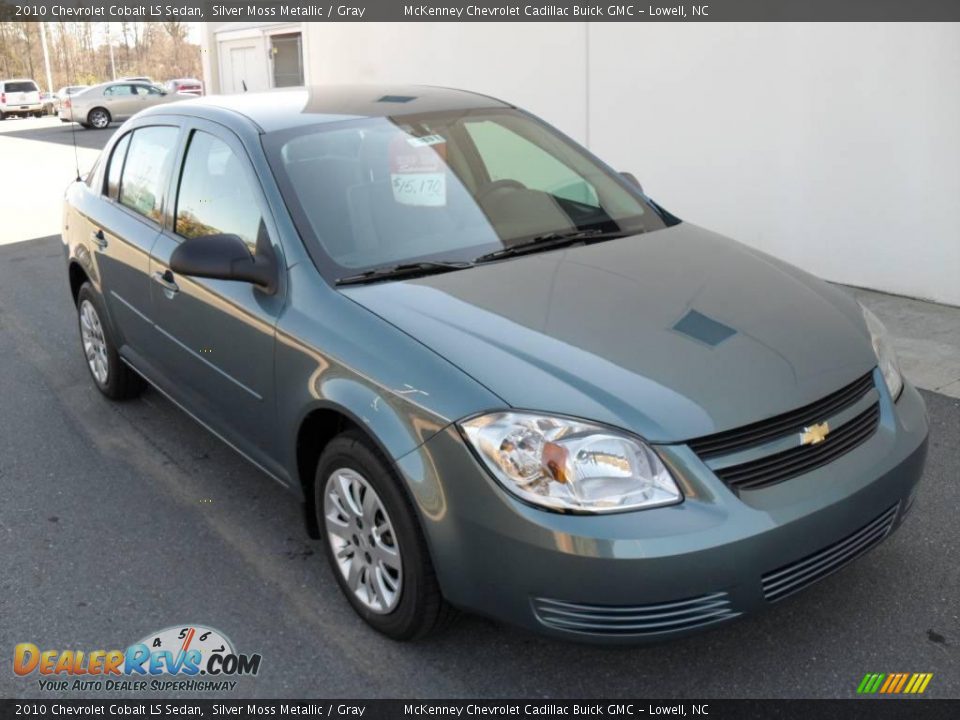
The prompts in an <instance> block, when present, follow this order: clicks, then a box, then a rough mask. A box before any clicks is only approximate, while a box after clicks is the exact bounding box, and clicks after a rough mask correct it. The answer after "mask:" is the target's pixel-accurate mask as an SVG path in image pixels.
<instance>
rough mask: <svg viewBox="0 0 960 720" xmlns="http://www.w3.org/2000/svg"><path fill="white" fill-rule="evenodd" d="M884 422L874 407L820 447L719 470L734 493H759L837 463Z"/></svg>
mask: <svg viewBox="0 0 960 720" xmlns="http://www.w3.org/2000/svg"><path fill="white" fill-rule="evenodd" d="M879 421H880V405H879V403H874V404H873V405H871V406H870V407H869V408H868V409H867V410H865V411H864V412H862V413H860V414H859V415H857V416H856V417H855V418H853V419H852V420H850V422H848V423H845V424H843V425H841V426H840V427H839V428H837V429H836V430H834V431H833V432H831V433H830V434H829V435H828V436H827V439H826V440H824V441H823V442H821V443H818V444H817V445H798V446H797V447H794V448H790V449H789V450H784V451H783V452H778V453H775V454H774V455H767V456H766V457H762V458H760V459H758V460H751V461H750V462H746V463H743V464H741V465H733V466H732V467H727V468H721V469H718V470H715V471H714V472H715V473H716V475H717V477H719V478H720V479H721V480H723V481H724V482H725V483H726V484H727V485H728V486H729V487H730V488H731V489H733V490H737V491H739V490H756V489H758V488H762V487H767V486H768V485H773V484H775V483H778V482H783V481H784V480H788V479H789V478H792V477H796V476H797V475H803V474H804V473H808V472H810V471H812V470H815V469H816V468H818V467H821V466H823V465H826V464H827V463H831V462H833V461H834V460H836V459H837V458H838V457H840V456H841V455H843V454H845V453H848V452H850V451H851V450H853V449H854V448H855V447H857V446H858V445H860V444H861V443H862V442H863V441H865V440H866V439H867V438H868V437H870V436H871V435H872V434H873V433H874V431H875V430H876V429H877V423H878V422H879Z"/></svg>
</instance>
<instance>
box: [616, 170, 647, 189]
mask: <svg viewBox="0 0 960 720" xmlns="http://www.w3.org/2000/svg"><path fill="white" fill-rule="evenodd" d="M620 174H621V175H623V177H625V178H626V179H627V180H629V181H630V184H631V185H635V186H636V188H637V190H639V191H640V192H643V185H641V184H640V181H639V180H637V176H636V175H634V174H633V173H630V172H621V173H620Z"/></svg>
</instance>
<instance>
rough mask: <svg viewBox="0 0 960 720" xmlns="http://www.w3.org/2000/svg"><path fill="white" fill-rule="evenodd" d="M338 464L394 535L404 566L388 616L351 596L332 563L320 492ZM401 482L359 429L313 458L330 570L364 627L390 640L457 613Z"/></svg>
mask: <svg viewBox="0 0 960 720" xmlns="http://www.w3.org/2000/svg"><path fill="white" fill-rule="evenodd" d="M341 468H349V469H351V470H354V471H356V472H357V473H359V474H360V475H362V476H363V478H364V480H366V482H367V483H368V484H369V485H370V487H372V488H373V489H374V491H375V492H376V494H377V496H378V497H379V499H380V501H381V503H382V505H383V508H384V510H385V511H386V513H387V515H388V516H389V518H390V522H391V523H392V525H393V530H394V533H395V534H396V541H397V546H398V548H399V554H400V557H401V562H402V564H403V582H402V585H401V587H400V599H399V601H398V602H397V604H396V607H394V609H393V610H392V611H391V612H389V613H387V614H380V613H377V612H374V611H372V610H371V609H370V608H368V607H366V606H365V605H364V604H363V603H362V602H361V601H360V599H359V598H357V597H356V595H355V594H354V592H353V590H351V588H350V587H349V585H348V584H347V580H346V578H344V576H343V573H342V572H341V571H340V569H339V567H338V566H337V562H336V559H335V558H334V550H333V548H332V546H331V542H330V540H329V538H328V535H327V531H326V530H325V518H324V494H325V490H326V486H327V480H328V478H329V477H330V476H331V474H332V473H333V472H334V471H336V470H338V469H341ZM401 482H402V481H401V480H400V479H399V478H398V477H397V476H396V475H395V473H394V472H393V470H392V469H391V467H390V463H389V461H388V460H386V459H385V458H384V457H383V455H382V454H381V453H380V452H379V451H378V450H377V449H376V448H375V447H374V446H373V445H372V443H370V441H369V440H368V439H367V438H366V437H364V435H363V434H362V433H360V432H357V431H347V432H345V433H343V434H341V435H338V436H337V437H336V438H334V439H333V440H331V441H330V443H329V444H328V445H327V447H326V448H325V449H324V451H323V454H322V455H321V456H320V460H319V461H318V462H317V472H316V475H315V478H314V507H315V508H316V515H317V526H318V528H319V529H320V534H321V536H322V540H321V541H322V542H323V547H324V550H325V553H326V556H327V560H328V562H329V564H330V570H331V572H332V573H333V575H334V577H335V578H336V579H337V583H338V584H339V585H340V589H341V590H342V591H343V594H344V595H345V596H346V598H347V600H348V601H349V602H350V604H351V605H352V606H353V609H354V610H355V611H356V612H357V614H358V615H360V617H362V618H363V619H364V620H365V621H366V622H367V624H368V625H370V626H371V627H372V628H374V629H375V630H377V631H379V632H381V633H383V634H384V635H386V636H388V637H390V638H393V639H394V640H414V639H418V638H423V637H426V636H427V635H430V634H434V633H437V632H439V631H441V630H442V629H444V628H446V627H447V626H449V624H450V623H451V621H452V620H453V619H454V618H455V617H456V611H455V610H454V609H453V607H451V606H450V605H449V604H448V603H447V602H446V600H444V598H443V595H442V594H441V592H440V585H439V584H438V582H437V576H436V573H435V572H434V569H433V563H432V562H431V560H430V553H429V550H428V549H427V544H426V540H425V539H424V537H423V531H422V530H421V528H420V523H419V521H418V520H417V516H416V513H415V512H414V509H413V506H412V505H411V503H410V500H409V499H408V497H407V495H406V493H405V492H404V490H403V488H402V487H401V485H400V483H401Z"/></svg>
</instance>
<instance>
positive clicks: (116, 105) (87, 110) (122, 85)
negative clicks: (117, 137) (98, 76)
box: [60, 80, 196, 130]
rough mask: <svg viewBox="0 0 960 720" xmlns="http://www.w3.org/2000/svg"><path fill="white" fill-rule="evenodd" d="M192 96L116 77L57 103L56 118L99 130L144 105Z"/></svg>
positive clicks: (191, 96) (134, 112) (136, 111)
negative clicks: (58, 107)
mask: <svg viewBox="0 0 960 720" xmlns="http://www.w3.org/2000/svg"><path fill="white" fill-rule="evenodd" d="M194 97H196V96H195V95H187V94H185V93H174V92H170V91H169V90H164V89H163V88H162V87H159V86H158V85H150V84H147V83H141V82H129V81H125V80H117V81H116V82H106V83H101V84H100V85H94V86H93V87H91V88H88V89H87V90H84V91H83V92H81V93H78V94H77V95H73V96H71V97H68V98H64V99H63V100H62V102H61V103H60V119H61V120H62V121H63V122H77V123H80V125H81V126H83V127H84V128H88V129H89V128H96V129H97V130H102V129H103V128H105V127H107V126H109V125H110V123H112V122H118V121H123V120H126V119H127V118H128V117H131V116H133V115H136V114H137V113H138V112H140V111H141V110H143V109H144V108H148V107H153V106H154V105H161V104H163V103H168V102H174V101H175V100H189V99H191V98H194Z"/></svg>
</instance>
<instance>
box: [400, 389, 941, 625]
mask: <svg viewBox="0 0 960 720" xmlns="http://www.w3.org/2000/svg"><path fill="white" fill-rule="evenodd" d="M878 387H883V386H882V381H881V382H879V383H878ZM880 407H881V418H880V422H879V426H878V428H877V431H876V432H875V433H874V435H873V436H872V437H871V438H870V439H869V440H867V441H866V442H864V443H863V444H862V445H860V446H859V447H857V448H855V449H854V450H852V451H850V452H848V453H847V454H845V455H843V456H841V457H839V458H838V459H837V460H835V461H834V462H832V463H831V464H829V465H826V466H824V467H821V468H819V469H817V470H814V471H812V472H810V473H808V474H806V475H802V476H799V477H796V478H793V479H791V480H788V481H785V482H782V483H780V484H778V485H774V486H771V487H768V488H764V489H759V490H754V491H749V492H744V493H742V494H741V495H740V496H737V495H736V494H734V493H733V492H732V491H731V490H730V489H728V488H727V487H726V486H725V485H724V484H723V483H722V482H721V481H720V480H719V479H717V478H716V476H714V475H713V473H712V472H711V471H710V470H709V469H708V468H707V467H706V466H705V465H703V464H702V462H701V461H700V460H699V458H697V456H696V455H695V454H694V453H693V452H692V451H691V450H689V449H688V448H687V447H686V446H685V445H672V446H661V447H660V448H659V450H660V451H661V454H662V456H663V457H664V459H665V461H666V462H667V463H668V464H669V465H670V467H671V470H672V471H673V472H674V474H675V476H676V477H677V478H678V479H679V480H680V482H681V484H682V485H683V488H684V494H685V499H684V502H683V503H681V504H679V505H673V506H669V507H663V508H656V509H651V510H642V511H638V512H627V513H620V514H613V515H603V516H596V515H594V516H589V515H564V514H557V513H552V512H546V511H544V510H541V509H538V508H534V507H531V506H529V505H527V504H525V503H523V502H521V501H519V500H517V499H516V498H515V497H513V496H512V495H509V494H508V493H507V492H506V491H504V490H503V489H502V488H500V487H499V485H497V483H496V482H495V481H494V480H493V479H492V478H491V477H490V476H489V474H488V473H487V471H486V470H485V469H484V468H483V467H482V466H481V465H480V464H479V463H478V461H477V460H476V459H475V458H474V456H473V454H472V453H471V452H470V450H469V448H467V447H466V445H465V443H464V441H463V440H462V438H461V437H460V435H459V433H458V431H457V430H456V429H455V428H453V427H450V428H447V429H446V430H445V431H443V432H441V433H438V434H437V435H435V436H434V437H432V438H431V439H430V440H429V441H427V442H426V443H425V444H424V445H422V446H421V447H420V448H419V449H418V450H416V451H414V452H412V453H410V454H408V455H406V456H404V457H403V458H401V459H400V460H399V461H398V466H399V467H400V469H401V471H402V472H403V473H404V475H405V478H406V480H407V482H408V484H409V487H410V489H411V491H412V494H413V496H414V499H415V501H416V504H417V506H418V509H419V511H420V516H421V520H422V524H423V527H424V529H425V532H426V535H427V540H428V544H429V545H430V548H431V555H432V558H433V561H434V565H435V567H436V571H437V575H438V578H439V580H440V584H441V587H442V589H443V592H444V594H445V596H446V597H447V599H448V600H449V601H450V602H451V603H453V604H454V605H457V606H459V607H462V608H464V609H467V610H470V611H473V612H477V613H479V614H483V615H488V616H491V617H494V618H496V619H498V620H502V621H505V622H508V623H512V624H516V625H520V626H523V627H526V628H530V629H532V630H536V631H539V632H543V633H547V634H551V635H557V636H563V637H568V638H575V639H580V640H589V641H597V642H632V643H636V642H642V641H656V640H661V639H664V638H667V637H674V636H679V635H681V634H685V633H689V632H692V631H695V630H699V629H702V628H704V627H707V626H711V625H715V624H718V623H721V622H724V621H726V620H730V619H732V618H735V617H738V616H740V615H743V614H746V613H750V612H755V611H758V610H761V609H764V608H766V607H768V606H769V605H771V604H772V603H773V602H775V601H777V600H779V599H781V598H782V597H786V596H787V595H789V594H792V592H794V591H796V590H800V589H802V588H804V587H806V586H807V585H808V584H810V583H811V582H813V581H815V580H818V579H820V578H821V577H824V576H825V575H827V574H830V572H832V571H834V570H837V569H839V568H840V567H842V566H843V565H845V564H846V562H849V561H850V560H853V559H854V558H856V557H859V556H860V555H862V554H863V553H864V552H866V551H867V550H869V549H870V548H871V547H873V546H874V545H875V544H877V543H878V542H880V541H881V540H883V539H884V538H885V537H886V536H887V535H888V534H889V533H890V532H892V531H893V530H894V529H896V528H897V527H898V526H899V524H900V523H901V521H902V520H903V517H904V515H905V514H906V512H907V511H908V510H909V508H910V505H911V503H912V502H913V497H914V494H915V492H916V486H917V482H918V481H919V479H920V476H921V474H922V471H923V464H924V460H925V457H926V442H927V419H926V410H925V408H924V404H923V400H922V399H921V397H920V395H919V394H918V393H917V391H916V390H915V389H914V388H913V387H911V386H910V385H907V386H906V387H905V388H904V390H903V394H902V395H901V397H900V399H899V400H898V401H897V402H896V403H895V404H894V403H893V401H892V399H891V398H890V397H889V395H888V394H887V393H886V389H885V387H883V389H882V391H881V399H880Z"/></svg>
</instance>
